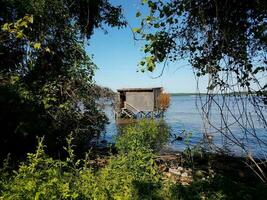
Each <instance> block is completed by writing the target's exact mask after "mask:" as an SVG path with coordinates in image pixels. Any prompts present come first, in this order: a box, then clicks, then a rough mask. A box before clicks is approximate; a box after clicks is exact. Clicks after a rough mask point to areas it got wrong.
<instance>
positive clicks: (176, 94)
mask: <svg viewBox="0 0 267 200" xmlns="http://www.w3.org/2000/svg"><path fill="white" fill-rule="evenodd" d="M169 95H171V96H199V95H200V96H204V95H208V94H207V93H169ZM216 95H248V93H247V92H240V93H228V94H216Z"/></svg>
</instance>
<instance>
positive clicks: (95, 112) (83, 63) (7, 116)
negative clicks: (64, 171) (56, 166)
mask: <svg viewBox="0 0 267 200" xmlns="http://www.w3.org/2000/svg"><path fill="white" fill-rule="evenodd" d="M0 13H1V14H0V19H1V20H0V27H1V30H0V40H1V43H0V91H1V97H0V105H1V111H0V125H1V129H2V130H4V131H1V142H0V152H1V153H0V158H1V159H2V158H3V157H5V156H6V155H7V153H9V152H11V153H12V154H11V156H18V157H20V156H21V155H23V154H24V152H28V151H30V150H31V149H33V148H34V146H35V144H36V142H34V141H35V140H36V136H45V141H46V144H47V149H48V152H49V153H50V154H54V155H59V153H60V151H61V150H60V149H61V147H62V145H63V144H64V141H65V140H64V138H65V137H66V135H68V134H69V133H71V132H72V133H73V136H74V138H75V140H74V143H75V149H76V150H77V152H79V153H81V152H83V151H84V149H83V148H84V147H85V142H86V141H88V139H90V138H91V137H93V136H94V135H96V134H99V133H100V131H101V130H102V129H103V128H104V125H105V123H106V122H107V118H106V117H105V115H104V113H103V112H102V111H101V110H100V109H99V108H98V105H97V102H96V100H97V98H98V97H99V92H96V91H95V90H94V89H93V88H94V87H95V84H94V81H93V76H94V72H95V70H96V66H95V65H94V63H93V62H92V60H91V58H90V57H89V56H88V55H87V53H86V51H85V38H90V36H91V35H92V34H93V29H94V28H98V27H103V26H104V25H105V24H106V25H109V26H112V27H113V26H117V27H123V26H124V25H125V21H124V20H123V19H122V15H121V8H120V7H114V6H112V5H111V4H110V3H109V2H108V1H107V0H99V1H86V0H84V1H69V0H59V1H52V0H37V1H36V0H34V1H33V0H26V1H16V0H11V1H6V0H1V1H0ZM61 156H62V155H61Z"/></svg>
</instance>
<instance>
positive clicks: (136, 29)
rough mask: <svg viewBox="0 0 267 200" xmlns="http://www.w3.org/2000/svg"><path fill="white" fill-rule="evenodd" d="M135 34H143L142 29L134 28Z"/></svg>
mask: <svg viewBox="0 0 267 200" xmlns="http://www.w3.org/2000/svg"><path fill="white" fill-rule="evenodd" d="M133 32H135V33H140V32H141V29H140V28H133Z"/></svg>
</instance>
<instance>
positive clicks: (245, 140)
mask: <svg viewBox="0 0 267 200" xmlns="http://www.w3.org/2000/svg"><path fill="white" fill-rule="evenodd" d="M200 98H201V99H200ZM207 98H208V97H207V96H205V95H203V96H202V97H199V96H197V95H181V96H171V104H170V106H169V108H168V110H167V111H166V113H165V116H164V118H163V120H164V121H165V122H166V124H167V125H168V127H169V129H170V138H169V142H168V143H167V144H166V146H165V148H166V149H168V150H171V151H182V150H183V149H185V147H187V146H188V145H189V146H190V147H193V146H196V145H199V144H202V146H203V135H206V134H208V138H209V139H210V140H209V141H210V142H211V144H212V145H207V144H206V143H205V145H204V146H205V147H207V146H209V147H212V149H214V148H215V147H216V149H217V147H219V148H223V149H224V150H225V149H228V150H230V152H231V154H234V155H238V156H245V155H246V153H247V152H246V151H244V150H243V149H242V148H240V147H238V145H236V144H235V143H236V142H239V145H241V146H242V145H244V146H245V149H247V150H248V151H249V152H250V153H252V155H253V156H255V157H261V158H262V157H264V158H266V156H267V129H266V127H264V125H263V124H262V123H261V122H260V121H259V120H258V116H257V115H256V113H255V111H254V109H253V106H251V105H250V104H249V103H248V102H247V101H244V100H241V99H236V98H234V97H226V98H222V97H220V96H219V97H215V98H214V100H215V101H216V102H217V103H218V105H219V104H220V105H222V104H223V102H224V101H227V102H228V104H227V106H228V107H227V109H226V108H225V106H224V107H223V108H219V107H217V106H216V104H212V106H211V107H210V113H209V119H210V121H211V124H212V125H214V126H215V127H212V126H210V125H207V123H204V122H205V121H203V117H202V112H201V109H200V108H201V106H203V105H204V102H206V100H207ZM216 98H217V99H216ZM240 98H241V97H240ZM201 100H202V103H200V102H201ZM244 102H245V103H244ZM226 110H227V111H226ZM229 110H230V112H231V113H232V114H233V115H231V114H229ZM261 111H262V113H263V116H264V117H265V119H267V115H266V114H267V112H266V111H267V108H266V106H262V108H261ZM105 112H106V114H107V116H108V118H109V121H110V123H109V124H108V125H107V126H106V130H105V133H103V135H102V136H101V139H104V140H106V141H108V142H111V143H112V142H114V138H115V136H117V134H118V133H119V127H121V126H123V125H122V124H121V123H118V121H116V120H115V118H114V112H113V111H112V108H111V107H110V106H106V108H105ZM221 113H223V114H224V118H222V116H221ZM240 113H241V115H240ZM244 113H246V114H247V115H245V114H244ZM233 116H237V118H235V117H233ZM223 120H226V121H227V124H228V125H229V129H225V127H224V126H222V125H221V124H222V121H223ZM237 121H238V123H237ZM126 122H127V121H126ZM251 122H253V124H251ZM123 124H125V123H123ZM252 126H253V129H252V128H251V127H252ZM218 130H220V131H221V132H223V133H224V134H225V136H223V135H222V134H221V133H220V131H218ZM254 130H255V131H254ZM189 132H190V133H191V134H190V136H188V135H189V134H187V133H189ZM231 134H232V135H231ZM186 135H187V136H186ZM177 136H181V137H182V138H183V140H180V141H177V140H175V138H176V137H177ZM233 137H235V139H236V140H234V141H232V138H233ZM255 138H257V139H255ZM185 140H187V141H188V142H185ZM259 140H260V142H259ZM217 150H218V149H217Z"/></svg>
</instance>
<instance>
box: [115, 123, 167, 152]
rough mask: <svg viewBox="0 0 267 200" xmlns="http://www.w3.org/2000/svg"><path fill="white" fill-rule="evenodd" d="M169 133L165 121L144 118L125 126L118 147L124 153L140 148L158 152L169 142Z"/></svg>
mask: <svg viewBox="0 0 267 200" xmlns="http://www.w3.org/2000/svg"><path fill="white" fill-rule="evenodd" d="M169 133H170V132H169V129H168V126H167V125H166V124H165V123H164V121H154V120H143V121H140V122H138V123H136V124H133V125H129V126H127V127H125V128H124V129H123V130H122V136H119V137H118V139H117V142H116V147H117V148H118V150H119V151H120V152H122V153H126V152H129V151H135V150H140V149H141V150H150V151H153V152H156V151H158V150H160V149H161V148H162V146H163V145H164V144H165V143H166V142H167V140H168V136H169Z"/></svg>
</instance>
